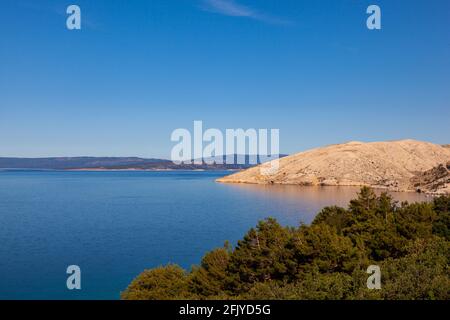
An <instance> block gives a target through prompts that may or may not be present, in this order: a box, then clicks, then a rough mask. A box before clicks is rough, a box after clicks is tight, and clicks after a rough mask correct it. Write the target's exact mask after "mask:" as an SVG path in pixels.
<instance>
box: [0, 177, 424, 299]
mask: <svg viewBox="0 0 450 320" xmlns="http://www.w3.org/2000/svg"><path fill="white" fill-rule="evenodd" d="M225 174H227V173H226V172H36V171H34V172H33V171H13V172H12V171H9V172H7V171H4V172H0V299H118V298H119V295H120V292H121V291H122V290H124V289H125V288H126V286H127V285H128V283H129V282H130V281H131V280H132V279H133V278H134V277H135V276H136V275H137V274H139V273H140V272H141V271H143V270H144V269H146V268H152V267H156V266H159V265H164V264H167V263H168V262H172V263H178V264H180V265H181V266H183V267H185V268H189V267H190V266H191V265H192V264H197V263H198V262H199V261H200V259H201V257H202V255H203V254H204V253H205V252H206V251H207V250H211V249H213V248H215V247H219V246H222V245H223V243H224V241H225V240H230V241H231V242H232V243H235V242H236V240H238V239H240V238H241V237H242V236H243V235H244V233H245V232H246V231H247V230H248V229H249V228H250V227H252V226H255V224H256V223H257V221H258V220H261V219H263V218H266V217H269V216H272V217H275V218H277V219H278V220H279V221H280V222H281V223H282V224H284V225H298V224H299V222H300V221H302V222H305V223H309V222H311V221H312V219H313V218H314V216H315V214H316V213H317V212H318V211H319V210H320V209H321V208H322V207H324V206H326V205H331V204H338V205H346V204H347V202H348V200H349V199H351V198H353V197H354V196H355V194H356V192H357V190H358V189H357V188H351V187H296V186H257V185H229V184H218V183H215V182H214V180H215V179H216V178H217V177H220V176H223V175H225ZM394 197H395V198H397V199H398V200H409V201H421V200H426V198H425V197H424V196H422V195H419V194H408V193H396V194H394ZM72 264H75V265H79V266H80V268H81V272H82V289H81V290H79V291H76V290H75V291H69V290H68V289H67V288H66V279H67V274H66V268H67V266H68V265H72Z"/></svg>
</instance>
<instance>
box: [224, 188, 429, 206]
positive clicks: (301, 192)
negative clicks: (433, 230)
mask: <svg viewBox="0 0 450 320" xmlns="http://www.w3.org/2000/svg"><path fill="white" fill-rule="evenodd" d="M226 186H227V187H229V188H232V189H235V190H236V191H238V192H240V193H246V194H247V195H253V196H257V197H261V198H269V199H274V200H275V199H276V200H282V201H287V202H292V203H297V204H298V205H299V207H301V208H303V209H305V210H306V211H309V210H310V209H312V208H316V209H319V210H320V209H321V208H323V207H326V206H330V205H337V206H341V207H347V205H348V203H349V201H350V200H352V199H354V198H356V197H357V193H358V192H359V191H360V189H361V188H360V187H347V186H340V187H333V186H295V185H258V184H227V185H226ZM384 191H385V190H381V189H375V193H376V194H378V195H379V194H380V193H382V192H384ZM388 193H389V194H390V195H391V196H392V197H393V199H394V200H396V201H398V202H399V203H401V202H403V201H407V202H410V203H412V202H423V201H431V200H432V199H433V197H432V196H429V195H425V194H423V193H415V192H392V191H389V192H388Z"/></svg>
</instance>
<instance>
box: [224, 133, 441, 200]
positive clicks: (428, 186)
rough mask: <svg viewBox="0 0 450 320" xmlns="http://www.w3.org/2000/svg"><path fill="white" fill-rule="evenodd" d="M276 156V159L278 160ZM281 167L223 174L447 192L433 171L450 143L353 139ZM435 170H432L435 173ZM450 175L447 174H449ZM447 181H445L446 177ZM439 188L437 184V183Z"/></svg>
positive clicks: (232, 178) (242, 179)
mask: <svg viewBox="0 0 450 320" xmlns="http://www.w3.org/2000/svg"><path fill="white" fill-rule="evenodd" d="M275 161H276V160H275ZM278 161H279V169H278V170H277V171H276V172H275V173H274V174H272V175H265V174H264V171H263V170H261V169H262V167H261V166H257V167H253V168H250V169H247V170H245V171H241V172H237V173H235V174H232V175H229V176H226V177H223V178H220V179H218V180H217V181H218V182H224V183H256V184H294V185H329V186H361V185H368V186H372V187H375V188H384V189H389V190H394V191H418V190H420V191H423V192H441V191H442V190H441V189H444V191H445V188H446V187H445V184H442V183H438V184H437V185H435V184H433V181H431V180H433V174H434V173H435V172H434V171H430V170H433V168H434V169H435V170H438V171H439V174H437V175H436V177H438V176H439V178H436V179H442V178H443V177H442V173H443V172H441V170H442V168H440V167H439V166H440V165H443V166H444V167H445V168H447V167H446V164H447V162H448V161H450V148H446V147H443V146H441V145H437V144H433V143H428V142H422V141H415V140H401V141H388V142H371V143H363V142H356V141H353V142H348V143H344V144H337V145H330V146H326V147H321V148H317V149H313V150H309V151H305V152H300V153H297V154H294V155H291V156H288V157H285V158H282V159H279V160H278ZM429 171H430V172H429ZM444 180H445V178H444ZM441 182H442V181H441ZM436 186H437V188H436V190H434V187H436Z"/></svg>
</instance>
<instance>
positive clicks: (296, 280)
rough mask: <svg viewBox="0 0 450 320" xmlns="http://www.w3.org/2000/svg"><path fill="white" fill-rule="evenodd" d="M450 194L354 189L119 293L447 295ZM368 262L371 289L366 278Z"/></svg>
mask: <svg viewBox="0 0 450 320" xmlns="http://www.w3.org/2000/svg"><path fill="white" fill-rule="evenodd" d="M449 210H450V196H441V197H438V198H434V199H433V201H431V202H428V203H412V204H409V203H406V202H404V203H401V204H399V203H397V202H395V201H393V199H392V198H391V197H390V196H389V195H388V194H387V193H382V194H381V195H379V196H377V195H376V194H375V192H374V191H373V190H372V189H370V188H368V187H363V188H362V189H361V191H360V192H359V194H358V196H357V198H356V199H354V200H351V201H350V203H349V206H348V208H347V209H346V208H340V207H336V206H331V207H326V208H324V209H322V210H321V211H320V212H319V213H318V214H317V216H316V218H315V219H314V221H313V222H312V223H311V225H309V226H307V225H300V226H299V227H295V228H294V227H284V226H281V225H280V224H279V223H278V222H277V221H276V220H275V219H273V218H267V219H265V220H263V221H260V222H259V223H258V224H257V226H256V227H255V228H252V229H250V230H249V231H248V232H247V234H245V235H244V237H243V238H242V240H239V241H238V243H237V245H236V247H235V248H231V246H230V245H229V244H228V243H226V244H225V245H224V247H223V248H218V249H215V250H213V251H211V252H208V253H206V255H205V256H204V258H203V259H202V261H201V263H200V265H199V266H194V267H192V270H191V271H190V272H187V271H184V270H183V269H182V268H180V267H179V266H176V265H167V266H161V267H158V268H155V269H151V270H146V271H144V272H143V273H141V274H140V275H139V276H138V277H137V278H136V279H134V280H133V281H132V283H131V284H130V285H129V286H128V288H127V289H126V290H125V291H124V292H123V293H122V296H121V297H122V299H144V300H145V299H448V298H450V294H449V291H450V277H449V275H450V268H449V259H450V250H449V244H450V242H449V241H450V240H449V235H450V231H449V229H450V212H449ZM369 265H378V266H379V267H380V270H381V279H382V288H381V290H370V289H368V288H367V286H366V281H367V277H368V276H369V275H368V274H367V273H366V270H367V267H368V266H369Z"/></svg>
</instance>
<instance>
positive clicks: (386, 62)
mask: <svg viewBox="0 0 450 320" xmlns="http://www.w3.org/2000/svg"><path fill="white" fill-rule="evenodd" d="M225 2H228V3H225ZM70 4H77V5H79V6H80V7H81V10H82V30H80V31H69V30H67V29H66V17H67V15H66V13H65V11H66V8H67V6H68V5H70ZM369 4H378V5H379V6H380V7H381V9H382V30H380V31H369V30H368V29H367V28H366V17H367V15H366V13H365V11H366V8H367V6H368V5H369ZM449 104H450V1H448V0H431V1H425V0H420V1H419V0H416V1H413V0H411V1H401V0H389V1H384V0H383V1H382V0H371V1H363V0H328V1H325V0H314V1H313V0H310V1H300V0H285V1H282V0H258V1H256V0H255V1H249V0H235V1H225V0H179V1H178V0H170V1H168V0H148V1H138V0H134V1H132V0H127V1H125V0H120V1H119V0H107V1H102V0H95V1H92V0H71V1H56V0H55V1H51V0H42V1H37V0H36V1H33V0H2V1H1V10H0V156H22V157H35V156H75V155H93V156H144V157H169V155H170V150H171V148H172V146H173V145H174V144H173V143H172V142H171V141H170V134H171V132H172V131H173V130H174V129H176V128H192V125H193V121H194V120H203V122H204V125H205V126H206V127H208V128H212V127H214V128H220V129H225V128H279V129H280V138H281V151H282V152H283V153H293V152H296V151H301V150H305V149H308V148H311V147H316V146H320V145H324V144H332V143H339V142H345V141H349V140H362V141H376V140H393V139H403V138H414V139H420V140H426V141H431V142H435V143H450V108H449Z"/></svg>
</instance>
